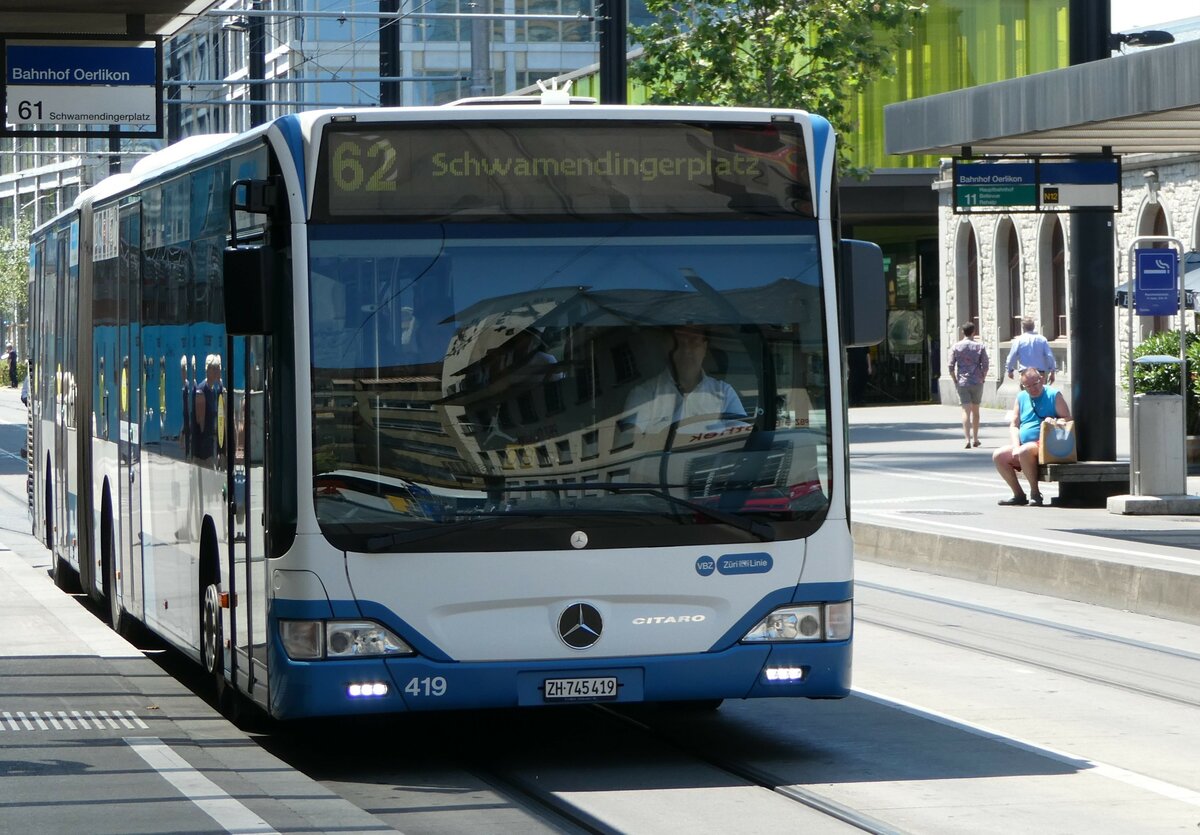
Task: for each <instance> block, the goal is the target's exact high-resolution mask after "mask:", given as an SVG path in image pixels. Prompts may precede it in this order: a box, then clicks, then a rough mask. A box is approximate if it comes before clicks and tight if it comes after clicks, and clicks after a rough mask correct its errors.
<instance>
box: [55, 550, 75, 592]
mask: <svg viewBox="0 0 1200 835" xmlns="http://www.w3.org/2000/svg"><path fill="white" fill-rule="evenodd" d="M54 585H56V586H58V588H60V589H62V590H63V591H65V592H77V591H79V575H78V574H76V573H75V570H74V569H73V568H71V566H70V565H68V564H67V561H66V560H64V559H63V558H62V557H55V558H54Z"/></svg>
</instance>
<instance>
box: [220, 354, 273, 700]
mask: <svg viewBox="0 0 1200 835" xmlns="http://www.w3.org/2000/svg"><path fill="white" fill-rule="evenodd" d="M227 356H229V357H230V369H229V380H228V383H229V387H228V389H227V391H228V393H229V395H230V396H228V397H227V398H226V404H225V414H224V416H223V417H224V425H225V426H226V427H227V431H226V432H225V438H224V439H218V442H219V443H221V444H222V446H224V447H225V449H226V457H225V460H226V461H229V462H230V466H229V468H228V472H227V473H226V479H227V482H226V484H227V495H228V497H229V499H228V501H229V513H228V519H229V537H228V542H229V571H228V576H229V577H232V578H233V583H232V584H231V588H230V591H231V592H235V595H231V600H236V604H231V606H230V612H231V617H230V622H231V627H232V634H231V635H230V644H231V645H232V646H233V647H235V648H236V650H237V651H236V653H235V661H234V680H235V682H236V683H237V685H238V688H239V689H241V690H242V691H243V692H247V693H253V691H254V690H255V689H259V690H261V689H263V688H265V687H266V685H267V676H266V673H267V647H266V634H267V633H266V611H267V608H266V597H267V576H266V544H265V542H266V540H265V536H264V531H263V518H264V510H265V506H264V504H263V497H264V496H265V495H266V490H265V481H264V475H263V468H264V464H265V460H266V431H267V427H266V421H265V419H264V417H265V413H266V385H265V382H266V375H265V364H266V355H265V340H264V337H262V336H252V337H245V336H231V337H229V344H228V346H227Z"/></svg>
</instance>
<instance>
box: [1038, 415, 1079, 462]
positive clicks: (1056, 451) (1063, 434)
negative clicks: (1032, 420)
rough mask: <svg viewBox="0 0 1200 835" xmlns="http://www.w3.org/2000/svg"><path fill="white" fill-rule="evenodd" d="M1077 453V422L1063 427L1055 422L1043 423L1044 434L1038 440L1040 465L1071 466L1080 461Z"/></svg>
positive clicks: (1045, 421) (1069, 422)
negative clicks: (1073, 462) (1072, 463)
mask: <svg viewBox="0 0 1200 835" xmlns="http://www.w3.org/2000/svg"><path fill="white" fill-rule="evenodd" d="M1078 460H1079V457H1078V454H1077V453H1076V451H1075V421H1073V420H1068V421H1066V422H1064V423H1063V424H1062V425H1059V424H1058V423H1055V422H1053V421H1049V420H1044V421H1042V434H1041V436H1040V437H1039V438H1038V463H1039V464H1069V463H1071V462H1072V461H1078Z"/></svg>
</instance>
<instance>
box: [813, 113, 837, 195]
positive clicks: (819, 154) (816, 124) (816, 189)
mask: <svg viewBox="0 0 1200 835" xmlns="http://www.w3.org/2000/svg"><path fill="white" fill-rule="evenodd" d="M809 124H811V125H812V132H813V154H812V156H813V169H814V170H815V172H816V175H815V176H816V178H817V179H816V182H815V183H813V199H814V200H816V199H817V195H819V194H821V193H822V190H823V189H822V187H823V186H824V185H825V184H824V183H823V182H822V181H821V179H822V177H824V176H825V169H824V167H823V163H824V160H825V155H826V154H827V153H829V151H830V148H829V145H830V143H831V142H833V126H832V125H830V124H829V122H828V121H827V120H826V119H825V118H824V117H821V116H816V115H811V114H810V116H809ZM836 169H837V160H834V173H833V177H834V180H835V182H836V180H837V170H836ZM828 208H829V207H826V206H823V207H820V208H819V209H818V214H822V215H824V214H827V213H828V212H827V210H828ZM822 210H826V211H824V212H823V211H822Z"/></svg>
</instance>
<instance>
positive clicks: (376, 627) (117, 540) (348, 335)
mask: <svg viewBox="0 0 1200 835" xmlns="http://www.w3.org/2000/svg"><path fill="white" fill-rule="evenodd" d="M834 142H835V138H834V134H833V132H832V131H831V129H830V127H829V125H828V123H827V122H825V121H824V120H823V119H821V118H819V117H816V116H812V115H809V114H807V113H804V112H800V111H787V110H752V109H724V108H682V107H651V106H646V107H616V106H600V105H577V104H561V105H547V104H542V105H537V106H526V107H496V106H488V105H486V104H467V105H462V106H452V107H441V108H413V109H363V110H338V111H326V112H313V113H305V114H299V115H293V116H286V117H283V118H280V119H277V120H275V121H273V122H271V123H269V124H267V125H264V126H262V127H259V128H256V129H254V130H252V131H250V132H248V133H245V134H241V135H238V136H212V137H197V138H193V139H191V140H186V141H184V142H181V143H179V144H177V145H174V146H171V147H169V148H168V149H166V150H165V151H162V152H159V153H158V154H155V155H153V156H150V157H148V158H146V159H144V160H142V161H140V162H139V163H138V164H137V165H136V166H135V167H134V170H133V171H132V172H131V173H128V174H121V175H116V176H114V177H111V178H109V179H108V180H105V181H103V182H102V183H100V184H98V185H96V186H95V187H93V188H91V189H90V190H88V191H86V192H85V193H83V194H82V195H81V196H80V197H79V199H78V200H77V201H76V203H75V205H74V207H73V208H72V209H71V210H70V211H68V212H65V213H64V214H62V215H61V216H59V217H57V218H55V219H54V220H52V221H50V222H49V223H47V224H45V225H43V226H42V227H41V228H39V229H38V230H37V231H36V232H35V233H34V236H33V240H32V251H31V260H30V264H31V270H32V276H31V280H32V284H31V286H32V310H33V316H32V325H33V328H32V331H33V334H34V343H35V344H34V351H33V354H34V360H35V365H34V377H33V391H32V397H31V402H32V405H33V411H32V420H33V424H34V425H33V448H32V450H31V454H30V462H31V463H30V467H31V481H30V483H31V485H32V486H31V506H32V508H33V517H34V529H35V533H37V534H38V535H39V536H40V537H42V538H44V540H45V542H46V543H47V545H48V546H49V547H50V548H51V549H52V551H53V554H54V576H55V578H56V581H57V582H59V583H60V584H62V585H63V586H64V587H66V586H69V585H73V584H76V583H78V584H80V585H81V586H82V588H83V590H84V591H85V592H86V593H88V594H90V595H91V596H93V597H94V598H96V599H97V600H100V601H105V602H106V605H107V609H108V611H110V612H111V617H112V622H113V625H114V627H116V628H117V629H118V630H122V629H125V628H127V627H129V626H130V625H132V624H134V623H135V622H136V623H138V624H141V625H142V626H144V627H145V628H147V629H149V630H151V631H152V632H153V633H155V634H157V635H159V636H161V638H163V639H164V640H165V641H167V642H169V643H170V644H172V645H174V646H175V647H178V648H179V649H180V650H181V651H182V652H184V653H186V654H188V655H189V656H191V657H192V658H194V659H195V660H196V661H197V662H199V663H201V664H203V666H204V667H205V668H206V670H207V671H208V673H210V674H211V675H212V676H213V677H214V679H215V680H216V683H217V688H218V692H220V693H221V694H222V699H223V703H224V704H226V705H229V706H231V708H232V707H233V706H236V705H242V706H245V705H248V704H250V703H256V704H257V705H259V706H260V707H262V708H263V709H265V710H266V711H267V712H268V713H269V714H270V715H271V716H273V717H276V718H281V719H292V718H302V717H314V716H333V715H346V714H361V713H394V712H403V711H415V710H437V709H464V708H480V707H500V706H518V705H545V704H557V703H562V702H575V701H611V702H616V703H625V702H693V703H698V704H701V703H702V704H709V705H711V704H718V703H719V702H720V700H722V699H729V698H758V697H768V696H792V697H808V698H836V697H840V696H844V695H846V694H847V693H848V691H849V687H850V670H851V643H852V632H853V560H852V543H851V536H850V525H849V518H848V512H847V510H848V494H847V484H848V473H847V449H846V412H845V400H844V396H843V388H844V386H843V379H844V378H843V368H844V362H843V349H844V348H845V347H846V346H848V345H861V344H867V343H870V342H872V341H877V340H878V338H879V336H880V335H881V333H882V330H883V328H882V321H883V290H882V287H883V275H882V259H881V257H880V255H879V251H878V249H877V248H875V247H873V246H872V245H869V244H862V243H860V242H852V241H841V240H839V230H838V214H837V212H838V208H837V206H838V203H837V188H836V181H835V177H834Z"/></svg>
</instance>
